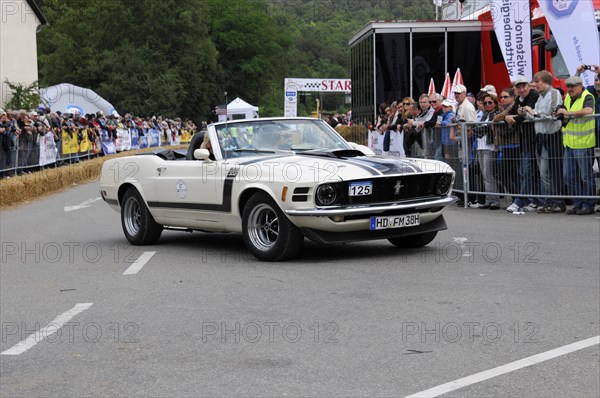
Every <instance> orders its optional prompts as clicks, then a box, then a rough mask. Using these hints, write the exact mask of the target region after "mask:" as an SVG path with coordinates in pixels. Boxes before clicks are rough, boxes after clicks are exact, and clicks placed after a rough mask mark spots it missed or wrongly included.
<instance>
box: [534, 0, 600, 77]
mask: <svg viewBox="0 0 600 398" xmlns="http://www.w3.org/2000/svg"><path fill="white" fill-rule="evenodd" d="M539 5H540V8H541V9H542V12H543V13H544V16H545V17H546V21H548V25H550V29H551V30H552V34H553V35H554V39H555V40H556V43H557V44H558V48H559V49H560V52H561V53H562V57H563V59H564V60H565V63H566V65H567V69H569V73H570V74H571V75H574V74H575V73H576V71H577V68H578V67H579V66H580V65H582V64H585V65H590V64H592V65H600V42H599V38H598V28H597V26H596V19H595V16H594V4H593V3H592V2H591V1H576V0H562V1H556V0H540V1H539ZM581 79H582V80H583V83H584V85H585V86H591V85H593V84H594V73H593V71H591V72H590V71H586V72H585V73H582V74H581Z"/></svg>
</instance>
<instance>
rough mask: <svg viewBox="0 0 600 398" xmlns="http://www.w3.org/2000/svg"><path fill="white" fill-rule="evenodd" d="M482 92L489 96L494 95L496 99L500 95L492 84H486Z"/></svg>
mask: <svg viewBox="0 0 600 398" xmlns="http://www.w3.org/2000/svg"><path fill="white" fill-rule="evenodd" d="M481 91H483V92H486V93H488V94H493V95H495V96H496V97H497V96H498V93H497V92H496V87H494V86H492V85H491V84H486V85H485V86H484V87H482V88H481Z"/></svg>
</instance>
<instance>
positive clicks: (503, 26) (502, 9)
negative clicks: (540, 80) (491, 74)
mask: <svg viewBox="0 0 600 398" xmlns="http://www.w3.org/2000/svg"><path fill="white" fill-rule="evenodd" d="M542 1H543V0H540V3H542ZM529 3H530V2H529V1H523V0H490V11H491V13H492V20H493V22H494V31H495V32H496V37H497V38H498V44H499V45H500V49H501V50H502V55H503V56H504V62H505V63H506V69H507V70H508V75H509V77H510V80H511V81H513V80H514V79H515V78H516V77H517V76H524V77H525V78H527V79H529V80H532V79H533V61H532V55H531V13H530V9H529V8H530V5H529ZM596 36H597V35H596Z"/></svg>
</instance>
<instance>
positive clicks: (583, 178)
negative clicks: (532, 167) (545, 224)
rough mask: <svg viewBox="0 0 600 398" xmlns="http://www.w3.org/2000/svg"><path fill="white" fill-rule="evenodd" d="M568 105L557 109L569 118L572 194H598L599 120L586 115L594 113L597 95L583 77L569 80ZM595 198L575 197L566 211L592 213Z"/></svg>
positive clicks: (567, 168)
mask: <svg viewBox="0 0 600 398" xmlns="http://www.w3.org/2000/svg"><path fill="white" fill-rule="evenodd" d="M565 83H566V84H567V96H566V97H565V106H564V108H560V109H558V110H557V111H556V115H557V116H560V115H562V116H563V117H565V118H566V119H567V123H566V125H565V126H564V127H563V145H564V157H563V159H564V160H563V167H564V177H565V183H566V184H567V191H568V193H569V195H573V196H590V197H592V196H594V194H595V193H596V181H595V179H594V169H593V165H594V147H595V146H596V134H595V120H594V119H593V118H590V117H584V116H586V115H592V114H593V113H594V96H593V95H592V94H591V93H590V92H589V91H588V90H586V89H585V88H583V81H582V80H581V77H579V76H571V77H569V78H568V79H567V80H566V82H565ZM594 204H595V200H594V199H581V198H573V208H572V209H569V210H567V212H566V214H569V215H571V214H577V215H588V214H593V213H594Z"/></svg>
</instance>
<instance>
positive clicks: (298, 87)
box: [283, 78, 352, 117]
mask: <svg viewBox="0 0 600 398" xmlns="http://www.w3.org/2000/svg"><path fill="white" fill-rule="evenodd" d="M284 85H285V87H284V90H283V91H284V93H285V100H284V109H283V111H284V115H285V116H286V117H296V116H297V109H298V92H300V91H304V92H320V93H346V94H349V93H350V92H351V91H352V80H350V79H297V78H286V79H285V83H284Z"/></svg>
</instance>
